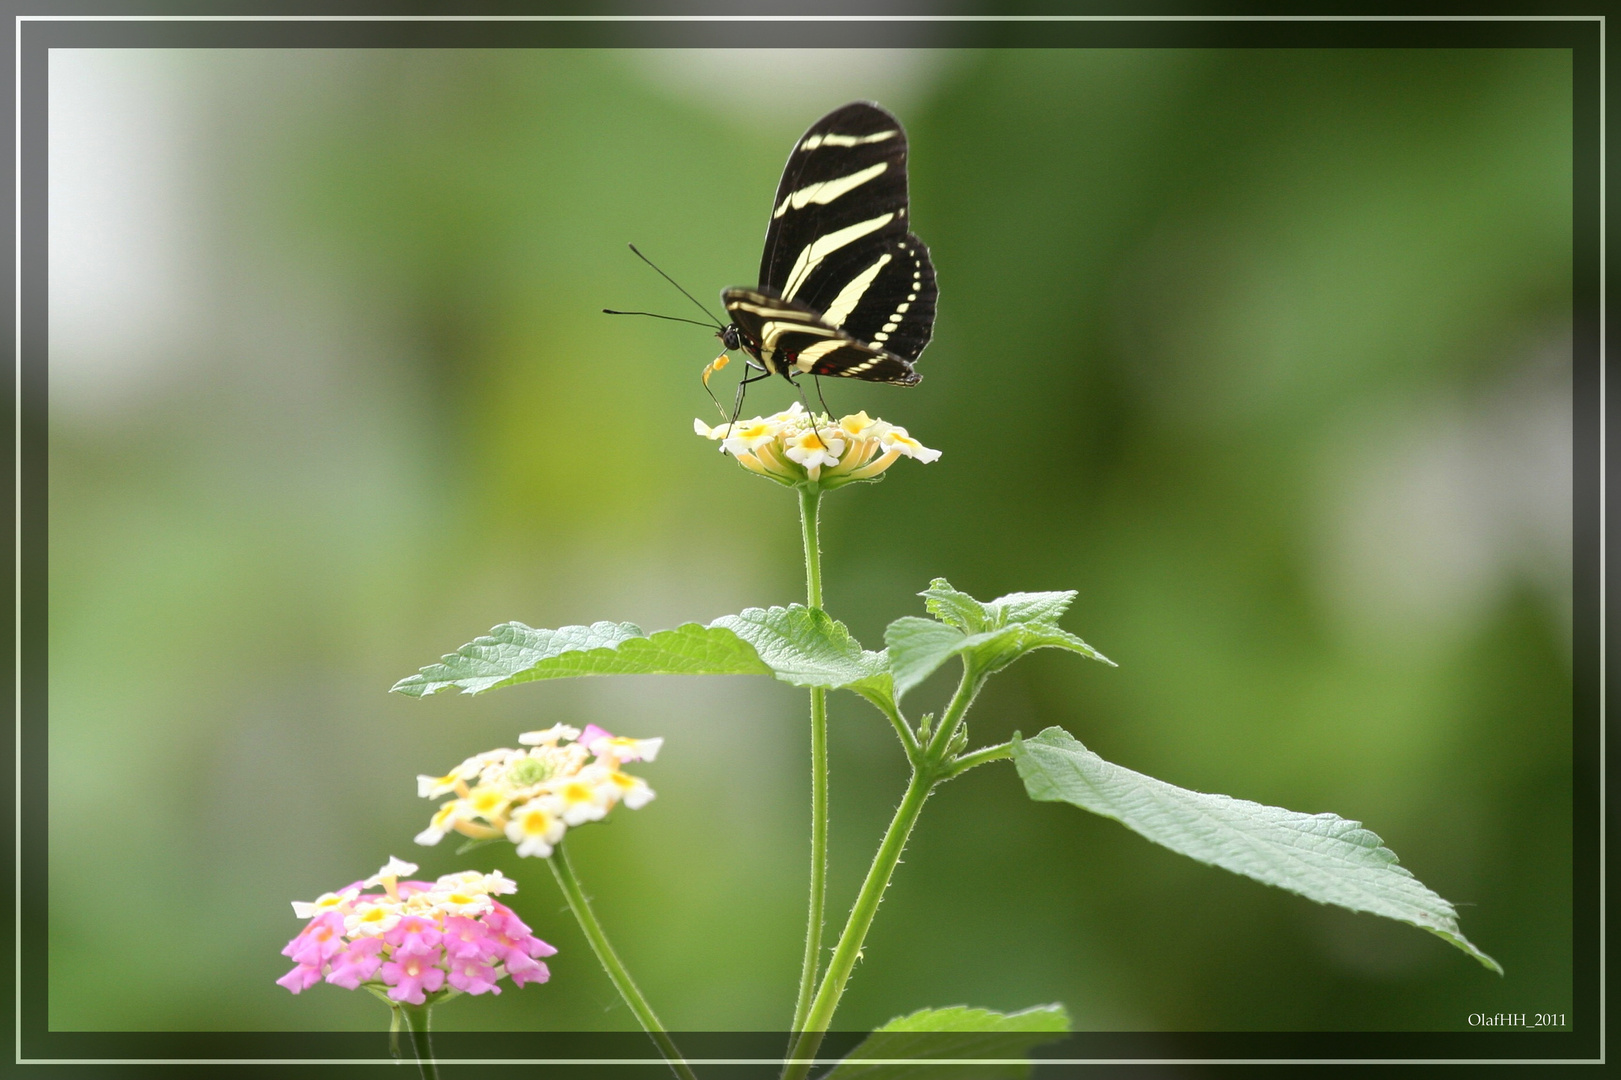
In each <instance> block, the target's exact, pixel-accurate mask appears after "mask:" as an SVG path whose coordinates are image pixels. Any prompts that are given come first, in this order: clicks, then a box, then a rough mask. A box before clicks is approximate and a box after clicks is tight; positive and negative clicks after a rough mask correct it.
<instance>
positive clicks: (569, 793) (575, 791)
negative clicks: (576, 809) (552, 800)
mask: <svg viewBox="0 0 1621 1080" xmlns="http://www.w3.org/2000/svg"><path fill="white" fill-rule="evenodd" d="M563 798H564V799H567V800H568V801H569V802H571V803H580V802H590V801H591V789H590V788H588V787H586V786H585V785H584V784H582V783H580V782H579V781H575V782H573V783H571V784H567V785H565V786H564V788H563Z"/></svg>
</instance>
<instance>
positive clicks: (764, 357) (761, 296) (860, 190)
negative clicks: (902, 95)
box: [716, 101, 938, 386]
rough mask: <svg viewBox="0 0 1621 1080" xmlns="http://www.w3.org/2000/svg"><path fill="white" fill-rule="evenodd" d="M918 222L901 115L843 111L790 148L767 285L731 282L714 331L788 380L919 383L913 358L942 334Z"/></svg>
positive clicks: (873, 108) (764, 270) (763, 268)
mask: <svg viewBox="0 0 1621 1080" xmlns="http://www.w3.org/2000/svg"><path fill="white" fill-rule="evenodd" d="M909 224H910V212H909V206H908V202H907V184H906V132H905V131H904V130H903V129H902V128H901V125H900V121H898V120H896V119H895V117H894V116H893V115H891V114H890V113H889V112H888V111H886V110H884V109H882V108H880V107H879V106H877V105H874V104H871V103H869V102H861V101H858V102H852V103H851V104H849V105H845V106H842V107H840V108H838V109H835V110H833V111H832V112H830V113H828V114H827V115H826V116H824V117H822V118H821V119H820V120H818V121H817V122H816V123H814V124H812V125H811V127H810V129H809V130H808V131H806V132H805V134H804V135H803V136H801V137H800V139H799V142H797V143H796V144H795V145H794V149H793V152H792V153H791V154H789V156H788V163H787V165H786V166H785V167H784V169H783V173H782V180H781V182H780V183H779V184H778V185H777V197H776V200H775V201H774V202H773V204H772V214H771V222H770V224H769V225H768V226H767V229H766V239H765V251H764V253H763V254H762V255H761V258H760V284H759V285H758V286H756V287H754V288H743V287H739V288H732V289H727V290H725V291H724V292H723V293H721V302H722V303H723V304H725V306H726V311H727V314H728V315H729V316H730V317H731V319H732V322H731V324H730V325H728V326H725V327H723V328H722V329H721V330H720V331H719V333H718V334H717V335H716V336H718V337H719V338H720V339H721V341H722V343H724V344H725V346H726V347H727V348H728V349H739V348H740V349H742V350H743V351H744V352H745V353H747V354H748V356H749V357H750V358H751V359H750V366H752V367H756V368H758V369H759V370H761V371H764V372H766V373H769V374H774V375H781V376H783V377H784V378H786V379H788V380H790V381H792V380H793V379H795V378H796V377H798V376H800V375H806V374H809V375H818V376H821V375H828V376H838V377H843V378H854V379H863V380H866V381H868V382H885V383H894V384H897V385H901V386H914V385H916V384H917V383H918V381H919V380H921V379H922V376H921V375H919V374H918V373H917V372H916V371H915V370H914V369H913V367H912V365H913V363H914V362H915V361H916V360H917V358H918V355H919V354H920V353H922V352H923V348H924V346H926V345H927V344H928V343H929V338H930V336H931V335H932V333H933V330H934V307H935V299H936V296H937V295H938V289H937V288H936V286H935V280H934V265H933V263H932V262H930V260H929V249H928V248H927V247H926V246H925V245H924V243H923V241H921V240H919V239H918V238H917V237H916V236H914V235H913V234H912V233H911V232H910V231H909V229H908V226H909ZM762 377H763V376H762Z"/></svg>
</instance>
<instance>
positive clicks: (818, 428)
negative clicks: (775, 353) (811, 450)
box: [783, 373, 827, 445]
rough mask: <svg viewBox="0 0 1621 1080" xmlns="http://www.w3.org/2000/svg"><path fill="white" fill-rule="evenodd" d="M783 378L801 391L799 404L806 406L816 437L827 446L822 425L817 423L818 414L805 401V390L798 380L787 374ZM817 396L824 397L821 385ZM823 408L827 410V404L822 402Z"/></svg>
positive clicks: (818, 387)
mask: <svg viewBox="0 0 1621 1080" xmlns="http://www.w3.org/2000/svg"><path fill="white" fill-rule="evenodd" d="M783 378H785V379H788V382H789V383H790V384H792V386H793V388H794V389H795V390H798V391H799V402H800V404H802V405H804V406H805V411H806V412H807V413H810V422H811V430H812V431H814V432H816V437H817V438H818V439H821V440H822V443H823V444H824V445H825V444H826V443H827V440H826V439H823V438H822V428H821V425H819V424H818V423H817V422H816V413H815V412H814V411H813V410H812V409H811V407H810V402H809V401H807V400H805V388H804V387H803V386H801V385H800V384H799V381H798V380H797V379H793V378H790V377H789V376H788V375H787V374H786V373H784V375H783ZM816 396H817V397H821V396H822V387H821V386H820V385H819V384H818V386H817V387H816ZM822 408H824V409H825V408H827V402H825V401H824V402H822Z"/></svg>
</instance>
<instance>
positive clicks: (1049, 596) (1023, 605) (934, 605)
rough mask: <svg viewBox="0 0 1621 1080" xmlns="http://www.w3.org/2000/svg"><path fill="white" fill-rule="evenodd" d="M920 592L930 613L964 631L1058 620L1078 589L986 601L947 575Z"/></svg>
mask: <svg viewBox="0 0 1621 1080" xmlns="http://www.w3.org/2000/svg"><path fill="white" fill-rule="evenodd" d="M918 595H919V596H922V597H923V598H924V606H925V607H926V608H928V611H929V614H930V615H933V616H934V617H935V618H937V619H939V620H940V621H941V622H944V623H949V624H951V625H952V626H955V627H956V628H957V629H959V630H961V631H963V632H964V633H967V634H979V633H983V632H984V631H986V630H995V629H996V628H997V627H1001V626H1006V625H1007V624H1008V623H1010V622H1050V623H1056V622H1057V621H1058V620H1059V619H1061V618H1062V617H1063V615H1064V612H1066V611H1068V610H1069V605H1070V603H1071V602H1072V601H1074V599H1075V590H1073V589H1069V590H1066V591H1064V592H1033V593H1024V592H1018V593H1008V594H1007V595H1006V596H1002V597H998V598H997V599H995V600H992V601H991V602H990V603H988V604H986V603H981V602H980V601H978V600H975V599H974V598H973V597H972V596H969V595H968V594H967V593H965V592H958V591H957V590H956V589H954V588H952V587H951V582H949V581H947V580H946V579H945V578H935V579H934V580H933V581H931V582H929V587H928V588H927V589H924V590H923V591H922V592H921V593H919V594H918Z"/></svg>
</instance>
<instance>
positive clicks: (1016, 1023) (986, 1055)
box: [823, 1005, 1069, 1080]
mask: <svg viewBox="0 0 1621 1080" xmlns="http://www.w3.org/2000/svg"><path fill="white" fill-rule="evenodd" d="M1068 1031H1069V1014H1068V1013H1067V1012H1065V1011H1064V1007H1063V1006H1062V1005H1040V1006H1037V1007H1036V1008H1034V1009H1026V1010H1024V1011H1023V1012H1016V1013H999V1012H992V1011H991V1010H989V1009H970V1008H968V1007H967V1006H965V1005H954V1006H952V1007H950V1008H946V1009H922V1010H920V1011H918V1012H915V1013H912V1014H911V1015H909V1016H901V1017H897V1018H896V1019H894V1020H891V1021H890V1022H889V1023H887V1024H885V1025H884V1026H883V1027H881V1028H879V1029H878V1030H877V1031H875V1032H873V1033H872V1034H871V1035H869V1036H867V1038H866V1039H865V1040H863V1041H862V1043H861V1045H859V1046H857V1047H856V1048H855V1049H854V1050H852V1051H851V1052H850V1055H849V1056H848V1057H846V1058H845V1059H844V1060H843V1061H841V1062H839V1063H838V1064H837V1065H835V1066H834V1067H833V1069H832V1070H831V1071H829V1072H828V1073H827V1075H826V1076H825V1077H824V1078H823V1080H922V1078H924V1077H931V1076H945V1075H948V1074H949V1075H950V1076H952V1077H960V1078H967V1077H973V1078H976V1080H979V1078H985V1080H992V1078H995V1080H1001V1078H1007V1080H1017V1078H1019V1077H1023V1076H1027V1075H1029V1072H1030V1061H1029V1059H1028V1055H1029V1053H1030V1050H1031V1048H1032V1047H1036V1046H1040V1045H1041V1044H1042V1043H1048V1042H1053V1041H1055V1040H1056V1039H1058V1038H1059V1037H1061V1036H1063V1035H1065V1034H1066V1033H1068ZM948 1062H958V1063H959V1064H947V1063H948ZM963 1062H974V1063H975V1064H974V1065H966V1064H960V1063H963Z"/></svg>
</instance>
